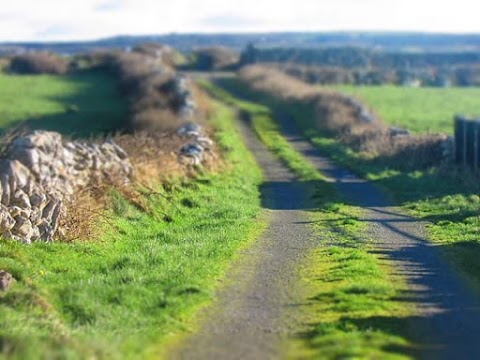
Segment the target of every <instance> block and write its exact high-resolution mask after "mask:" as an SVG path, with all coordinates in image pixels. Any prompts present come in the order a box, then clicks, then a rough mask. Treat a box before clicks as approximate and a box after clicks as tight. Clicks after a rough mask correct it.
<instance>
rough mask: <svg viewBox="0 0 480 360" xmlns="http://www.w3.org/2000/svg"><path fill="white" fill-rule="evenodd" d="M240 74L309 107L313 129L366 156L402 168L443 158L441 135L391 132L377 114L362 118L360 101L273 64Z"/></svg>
mask: <svg viewBox="0 0 480 360" xmlns="http://www.w3.org/2000/svg"><path fill="white" fill-rule="evenodd" d="M240 77H241V79H242V80H243V81H245V82H247V83H248V84H249V86H250V87H251V88H253V89H254V90H256V91H260V92H263V93H265V94H267V95H269V96H272V97H274V98H280V99H281V100H282V101H288V102H291V103H295V104H302V105H307V106H311V107H313V109H314V117H315V119H314V121H315V127H316V128H317V129H319V130H322V131H327V132H328V133H329V134H330V135H333V136H335V137H336V138H337V139H338V140H339V141H340V142H341V143H343V144H345V145H347V146H349V147H350V148H352V149H354V150H355V151H357V152H362V153H364V154H365V156H366V157H368V158H375V159H376V160H378V161H382V162H385V163H386V164H389V165H391V166H394V167H395V168H402V169H413V168H415V169H420V168H425V167H428V166H433V165H438V164H440V163H441V162H442V161H443V152H442V145H443V144H444V142H445V140H446V137H445V136H444V135H424V136H413V135H408V136H393V135H391V134H390V132H389V129H388V127H387V126H385V124H384V123H383V122H382V121H381V120H380V118H379V117H378V115H376V114H374V116H373V118H372V119H371V120H372V121H365V119H363V120H362V116H360V115H361V114H359V111H361V110H362V109H363V107H362V106H363V105H362V104H360V102H359V101H358V100H356V99H353V98H350V97H348V96H345V95H343V94H339V93H335V92H333V91H328V90H323V89H319V88H317V87H314V86H311V85H308V84H306V83H304V82H302V81H300V80H298V79H295V78H293V77H291V76H289V75H287V74H285V73H283V72H282V71H280V70H278V69H275V68H274V67H265V66H261V65H254V66H249V67H246V68H244V69H243V70H242V71H241V72H240Z"/></svg>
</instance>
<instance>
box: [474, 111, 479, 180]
mask: <svg viewBox="0 0 480 360" xmlns="http://www.w3.org/2000/svg"><path fill="white" fill-rule="evenodd" d="M478 126H479V121H478V120H475V121H474V122H473V169H474V170H475V171H477V170H478Z"/></svg>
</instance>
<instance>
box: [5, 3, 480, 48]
mask: <svg viewBox="0 0 480 360" xmlns="http://www.w3.org/2000/svg"><path fill="white" fill-rule="evenodd" d="M476 8H477V6H476V4H475V2H474V1H473V0H457V1H455V2H452V1H441V0H440V1H439V0H403V1H398V0H262V1H260V0H241V1H235V2H232V1H228V0H196V1H195V0H169V1H165V0H42V1H39V0H14V1H10V0H0V40H3V41H5V40H6V41H18V40H72V39H95V38H100V37H106V36H112V35H117V34H158V33H167V32H205V31H240V32H245V31H294V30H320V31H321V30H422V31H448V32H480V22H479V21H478V20H477V15H476V14H477V11H476Z"/></svg>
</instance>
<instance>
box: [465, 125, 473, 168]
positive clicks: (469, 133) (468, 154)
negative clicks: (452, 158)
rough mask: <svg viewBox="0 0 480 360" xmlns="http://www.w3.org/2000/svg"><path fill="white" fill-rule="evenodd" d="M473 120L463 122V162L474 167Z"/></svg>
mask: <svg viewBox="0 0 480 360" xmlns="http://www.w3.org/2000/svg"><path fill="white" fill-rule="evenodd" d="M475 127H476V124H475V121H472V120H470V121H466V122H465V127H464V129H465V131H464V134H465V163H466V165H469V166H470V167H472V168H473V167H475V152H476V148H475Z"/></svg>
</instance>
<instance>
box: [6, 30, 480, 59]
mask: <svg viewBox="0 0 480 360" xmlns="http://www.w3.org/2000/svg"><path fill="white" fill-rule="evenodd" d="M145 42H160V43H163V44H167V45H170V46H173V47H175V48H177V49H179V50H181V51H186V52H189V51H191V50H193V49H195V48H198V47H211V46H217V45H219V46H224V47H229V48H232V49H236V50H240V49H243V48H245V46H246V45H247V44H249V43H253V44H255V46H256V47H260V48H275V47H288V48H319V47H347V46H352V47H363V48H374V49H379V50H384V51H408V52H437V51H440V52H445V51H448V52H450V51H480V34H437V33H435V34H433V33H394V32H391V33H389V32H328V33H315V32H311V33H257V34H168V35H149V36H116V37H112V38H107V39H101V40H97V41H83V42H49V43H47V42H25V43H0V53H4V54H5V53H11V52H17V51H21V50H22V49H37V50H51V51H56V52H60V53H68V54H71V53H79V52H84V51H88V50H92V49H109V48H128V47H133V46H135V45H138V44H140V43H145Z"/></svg>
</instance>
